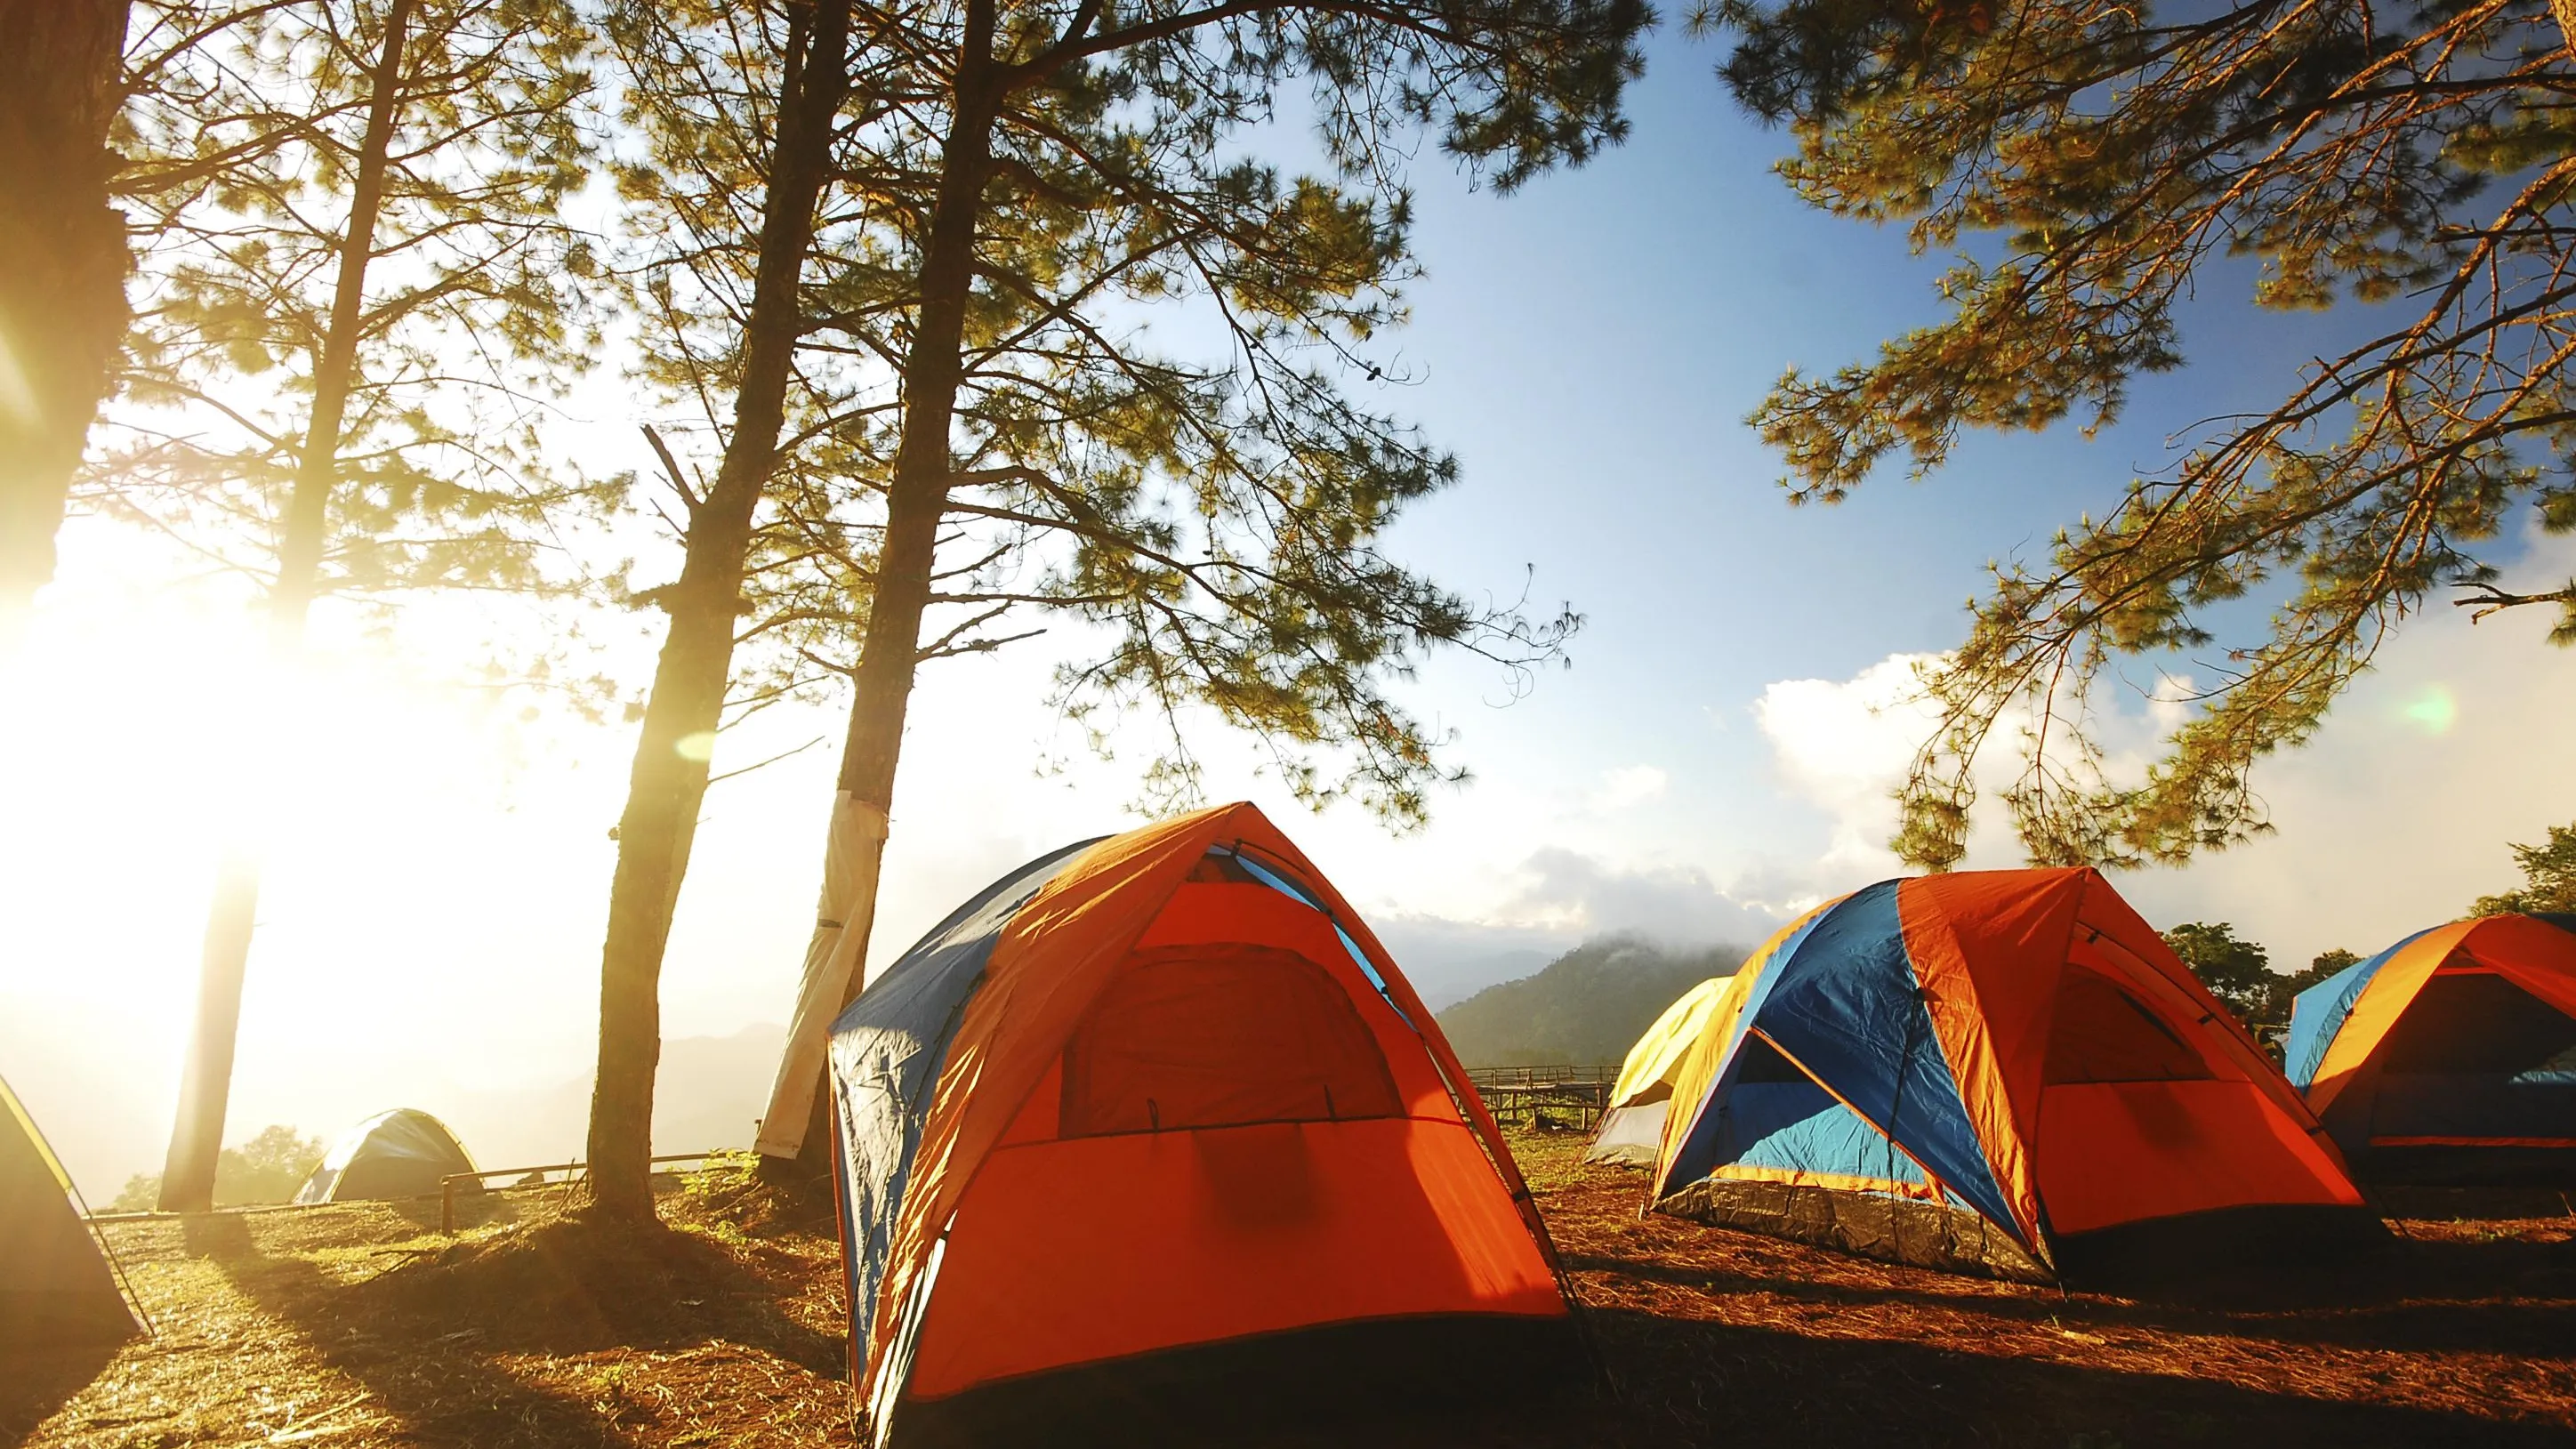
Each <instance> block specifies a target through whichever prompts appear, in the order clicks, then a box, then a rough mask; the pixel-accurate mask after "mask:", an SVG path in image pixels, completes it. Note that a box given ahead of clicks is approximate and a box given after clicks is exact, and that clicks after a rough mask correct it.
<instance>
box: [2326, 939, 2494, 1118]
mask: <svg viewBox="0 0 2576 1449" xmlns="http://www.w3.org/2000/svg"><path fill="white" fill-rule="evenodd" d="M2478 924H2479V923H2478V922H2476V921H2454V922H2452V923H2451V924H2450V925H2447V926H2444V927H2442V928H2441V929H2439V930H2436V931H2427V932H2425V933H2424V934H2423V935H2421V936H2418V937H2416V938H2415V939H2414V940H2413V941H2410V942H2408V943H2407V944H2406V947H2405V949H2403V950H2401V951H2399V952H2398V953H2397V954H2396V955H2394V956H2391V957H2389V958H2388V959H2387V960H2386V961H2384V962H2382V963H2381V964H2380V967H2379V969H2378V970H2377V971H2375V972H2373V973H2372V974H2371V978H2370V984H2368V985H2366V986H2364V987H2362V988H2361V999H2359V1000H2357V1001H2355V1002H2354V1003H2353V1004H2352V1014H2351V1015H2349V1016H2346V1017H2345V1018H2344V1022H2343V1029H2342V1030H2341V1031H2338V1032H2336V1033H2335V1039H2334V1040H2333V1041H2331V1042H2329V1043H2327V1044H2326V1054H2325V1059H2324V1060H2323V1061H2320V1062H2318V1063H2317V1074H2316V1077H2315V1079H2314V1080H2312V1081H2311V1082H2309V1084H2308V1107H2309V1109H2310V1110H2312V1111H2314V1112H2317V1113H2318V1114H2320V1115H2322V1114H2323V1113H2324V1112H2325V1110H2326V1108H2328V1107H2329V1106H2332V1105H2333V1103H2334V1099H2335V1098H2337V1097H2339V1096H2341V1095H2343V1093H2344V1091H2345V1090H2346V1089H2347V1088H2349V1087H2351V1086H2352V1085H2353V1084H2354V1083H2355V1081H2356V1080H2357V1079H2358V1078H2359V1077H2360V1076H2361V1075H2362V1072H2363V1068H2364V1067H2366V1066H2367V1065H2368V1064H2369V1062H2370V1059H2371V1058H2372V1057H2373V1056H2375V1055H2376V1054H2377V1053H2378V1051H2379V1044H2380V1042H2381V1041H2382V1040H2384V1039H2385V1038H2386V1037H2387V1035H2388V1029H2389V1028H2390V1027H2393V1026H2395V1025H2396V1024H2397V1018H2399V1017H2400V1016H2403V1015H2405V1014H2406V1008H2407V1007H2409V1006H2412V1005H2413V1004H2414V1003H2415V993H2417V992H2419V991H2421V990H2423V989H2424V983H2425V982H2427V981H2429V980H2431V979H2432V977H2433V973H2434V972H2436V971H2438V970H2440V969H2441V968H2442V963H2443V962H2445V961H2448V960H2450V959H2451V953H2452V952H2453V951H2456V950H2458V949H2459V946H2460V942H2461V941H2463V940H2465V939H2467V937H2468V934H2469V932H2471V931H2473V930H2476V929H2477V927H2478Z"/></svg>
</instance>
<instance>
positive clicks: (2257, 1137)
mask: <svg viewBox="0 0 2576 1449" xmlns="http://www.w3.org/2000/svg"><path fill="white" fill-rule="evenodd" d="M1739 974H1740V976H1741V977H1743V978H1744V980H1745V985H1744V987H1743V989H1742V990H1741V991H1740V992H1738V993H1737V994H1736V996H1735V997H1734V1001H1733V1006H1734V1009H1733V1010H1732V1011H1731V1012H1728V1013H1722V1014H1721V1016H1722V1018H1723V1019H1721V1020H1717V1021H1713V1022H1712V1023H1711V1029H1710V1030H1709V1031H1708V1032H1707V1033H1706V1034H1705V1035H1704V1036H1703V1037H1702V1039H1701V1041H1700V1043H1699V1044H1698V1045H1697V1046H1696V1047H1695V1048H1694V1049H1693V1051H1692V1053H1691V1056H1690V1058H1689V1060H1688V1062H1687V1063H1686V1064H1685V1066H1684V1068H1683V1070H1682V1073H1681V1075H1680V1077H1679V1079H1678V1081H1677V1084H1676V1086H1675V1090H1674V1103H1675V1106H1674V1109H1673V1112H1672V1114H1671V1116H1670V1118H1669V1121H1668V1124H1667V1127H1666V1131H1665V1136H1664V1142H1663V1148H1662V1152H1661V1155H1660V1156H1659V1158H1658V1160H1657V1164H1656V1172H1655V1180H1654V1188H1653V1201H1654V1204H1655V1206H1656V1207H1657V1208H1659V1209H1660V1210H1663V1211H1666V1212H1671V1213H1676V1214H1680V1215H1683V1216H1688V1217H1693V1218H1696V1219H1699V1220H1701V1221H1706V1222H1713V1223H1719V1224H1723V1225H1728V1226H1735V1227H1743V1228H1750V1229H1754V1230H1758V1231H1765V1232H1771V1233H1775V1234H1779V1235H1782V1236H1788V1237H1795V1238H1803V1239H1807V1240H1810V1241H1817V1242H1822V1243H1825V1244H1827V1245H1830V1246H1835V1247H1840V1248H1844V1249H1847V1250H1851V1251H1856V1252H1862V1253H1867V1254H1870V1255H1872V1256H1878V1257H1886V1258H1893V1259H1896V1260H1899V1261H1904V1262H1915V1263H1923V1264H1930V1265H1935V1266H1942V1267H1953V1268H1967V1269H1972V1270H1979V1271H1985V1272H1990V1273H1994V1274H1997V1275H1999V1276H2005V1277H2016V1278H2024V1279H2034V1280H2041V1281H2046V1280H2051V1279H2068V1278H2073V1279H2079V1280H2080V1279H2085V1278H2094V1279H2097V1280H2098V1279H2100V1278H2103V1277H2118V1276H2123V1275H2124V1274H2126V1273H2127V1272H2129V1271H2131V1270H2146V1269H2149V1268H2165V1267H2169V1266H2176V1265H2180V1266H2190V1265H2194V1264H2197V1263H2201V1262H2205V1261H2214V1260H2216V1259H2218V1258H2220V1257H2224V1256H2228V1255H2229V1254H2230V1253H2231V1251H2232V1250H2234V1249H2238V1248H2249V1249H2250V1248H2259V1247H2261V1246H2263V1245H2265V1244H2272V1243H2279V1242H2283V1241H2291V1242H2297V1243H2300V1244H2303V1245H2306V1244H2314V1243H2317V1242H2320V1241H2322V1240H2324V1239H2327V1238H2336V1239H2344V1240H2349V1239H2350V1238H2361V1237H2377V1236H2379V1235H2381V1234H2382V1232H2383V1231H2384V1230H2383V1229H2381V1228H2380V1226H2379V1224H2378V1221H2377V1219H2376V1218H2375V1217H2373V1216H2372V1215H2371V1214H2370V1213H2369V1211H2368V1210H2367V1209H2366V1208H2365V1207H2363V1205H2362V1198H2361V1194H2360V1193H2359V1192H2358V1191H2357V1190H2356V1189H2355V1188H2354V1187H2353V1185H2352V1182H2351V1180H2350V1179H2349V1178H2348V1177H2347V1176H2346V1175H2345V1172H2344V1169H2343V1164H2342V1162H2341V1160H2340V1158H2339V1157H2338V1155H2337V1153H2336V1151H2335V1148H2334V1146H2333V1144H2332V1143H2331V1142H2330V1141H2329V1140H2327V1139H2326V1137H2325V1135H2324V1133H2323V1130H2322V1129H2321V1128H2319V1127H2318V1125H2317V1122H2316V1119H2315V1118H2314V1117H2313V1116H2311V1115H2310V1114H2309V1112H2308V1110H2307V1108H2306V1107H2305V1106H2304V1105H2302V1104H2301V1103H2300V1101H2299V1098H2298V1095H2297V1094H2296V1093H2295V1092H2293V1091H2291V1090H2290V1087H2289V1084H2288V1083H2287V1082H2285V1081H2283V1080H2282V1078H2281V1075H2280V1073H2279V1072H2278V1071H2276V1070H2275V1069H2274V1068H2273V1067H2272V1065H2271V1063H2270V1062H2269V1061H2267V1060H2266V1059H2265V1058H2264V1056H2263V1053H2262V1051H2261V1049H2260V1048H2259V1047H2258V1046H2257V1045H2256V1044H2255V1042H2254V1040H2253V1039H2252V1038H2251V1037H2249V1036H2248V1035H2246V1033H2245V1031H2244V1029H2243V1028H2242V1027H2241V1026H2239V1025H2238V1024H2237V1023H2236V1022H2235V1020H2234V1019H2233V1018H2231V1017H2230V1016H2229V1015H2228V1014H2227V1012H2226V1011H2225V1010H2224V1009H2222V1008H2221V1007H2220V1006H2219V1005H2218V1003H2217V1002H2216V1001H2214V1000H2212V999H2211V997H2210V995H2209V993H2208V992H2207V991H2206V990H2204V989H2203V988H2202V987H2201V985H2200V983H2199V982H2197V981H2195V980H2194V979H2193V978H2192V975H2191V972H2190V970H2189V969H2188V968H2186V967H2185V966H2184V965H2183V964H2182V962H2181V961H2180V960H2178V959H2176V958H2175V956H2174V954H2173V952H2172V951H2171V950H2169V949H2168V948H2167V947H2166V946H2165V944H2164V942H2163V941H2162V940H2161V939H2159V938H2158V937H2157V935H2156V933H2155V932H2154V931H2153V930H2152V929H2150V928H2149V927H2148V925H2147V923H2146V922H2145V921H2143V920H2141V919H2139V917H2138V914H2137V913H2136V912H2135V911H2133V910H2131V909H2130V908H2129V906H2128V903H2127V902H2125V901H2123V900H2121V899H2120V896H2119V893H2118V892H2116V891H2114V890H2113V889H2112V888H2111V885H2110V883H2109V882H2108V881H2106V880H2104V879H2103V878H2102V877H2101V875H2100V874H2099V873H2097V872H2095V871H2092V870H2090V869H2072V870H2010V871H1964V872H1960V873H1957V874H1953V875H1941V876H1931V877H1926V878H1921V879H1911V880H1893V881H1884V882H1881V883H1879V884H1877V885H1873V886H1870V887H1869V888H1867V889H1865V890H1861V891H1856V892H1854V893H1853V894H1851V895H1848V896H1844V897H1842V898H1840V899H1839V900H1834V901H1830V902H1827V903H1826V904H1824V905H1822V906H1819V907H1817V908H1816V909H1815V910H1813V911H1811V912H1809V913H1808V914H1807V915H1806V916H1805V917H1803V918H1801V919H1800V920H1798V921H1795V922H1793V923H1792V924H1791V925H1790V926H1789V927H1788V928H1787V929H1785V930H1783V931H1781V932H1780V933H1779V934H1778V935H1776V936H1774V937H1772V939H1771V940H1770V942H1769V943H1768V944H1767V945H1765V946H1764V947H1763V949H1762V950H1761V951H1760V952H1759V953H1757V954H1756V955H1755V956H1754V957H1753V959H1752V960H1751V961H1749V962H1747V963H1746V964H1745V967H1744V969H1743V971H1742V972H1741V973H1739ZM1684 1104H1687V1105H1684Z"/></svg>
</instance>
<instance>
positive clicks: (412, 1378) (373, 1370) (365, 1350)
mask: <svg viewBox="0 0 2576 1449" xmlns="http://www.w3.org/2000/svg"><path fill="white" fill-rule="evenodd" d="M182 1240H183V1242H184V1243H185V1245H186V1247H187V1249H188V1251H189V1252H190V1253H192V1254H195V1255H197V1256H200V1257H203V1258H205V1259H207V1260H208V1261H210V1262H212V1263H213V1264H214V1265H215V1266H216V1267H217V1268H218V1269H220V1270H221V1271H222V1272H223V1274H224V1276H225V1277H226V1278H228V1279H230V1280H231V1281H232V1283H233V1285H234V1286H235V1287H236V1288H238V1289H239V1290H240V1291H241V1292H242V1293H243V1294H244V1295H245V1296H247V1297H249V1298H250V1299H251V1300H252V1301H253V1302H255V1303H257V1304H258V1305H259V1306H260V1307H261V1308H262V1309H264V1310H266V1311H267V1312H269V1313H271V1314H273V1315H275V1316H276V1317H278V1318H279V1319H281V1320H283V1321H285V1322H286V1323H288V1324H290V1325H292V1326H293V1327H294V1328H295V1329H296V1330H297V1331H298V1332H300V1333H301V1334H302V1335H303V1337H304V1338H305V1340H306V1341H307V1342H308V1343H309V1344H310V1345H311V1347H312V1349H313V1351H314V1353H315V1354H317V1355H318V1356H319V1357H320V1358H321V1359H322V1360H323V1361H324V1362H326V1363H328V1364H329V1365H331V1366H332V1367H333V1368H336V1369H338V1370H340V1371H341V1372H343V1373H345V1374H347V1375H349V1376H350V1377H351V1378H353V1379H356V1380H357V1381H358V1382H359V1383H361V1384H363V1385H364V1386H365V1387H366V1389H367V1390H368V1392H369V1393H370V1394H371V1395H372V1396H373V1397H374V1398H375V1399H376V1400H377V1401H379V1402H380V1403H381V1404H382V1406H383V1408H384V1409H385V1410H386V1411H388V1412H390V1413H391V1414H393V1415H394V1416H396V1417H397V1418H398V1419H400V1420H401V1429H402V1435H401V1437H403V1438H404V1439H405V1440H407V1441H409V1442H413V1443H422V1444H457V1445H472V1446H478V1449H480V1446H494V1449H510V1446H519V1445H527V1446H540V1445H543V1446H552V1445H570V1444H584V1445H603V1446H614V1449H626V1446H628V1445H629V1444H631V1442H632V1441H631V1440H630V1439H629V1438H628V1437H626V1436H625V1435H623V1434H621V1433H620V1432H618V1429H617V1426H616V1425H615V1423H614V1422H613V1421H612V1420H611V1418H610V1417H609V1416H607V1415H604V1414H602V1413H600V1412H598V1411H596V1410H595V1409H594V1408H593V1407H591V1406H590V1405H586V1404H582V1403H579V1402H576V1401H575V1400H573V1399H570V1398H567V1397H565V1396H563V1395H560V1394H555V1393H550V1392H547V1391H545V1390H543V1389H539V1388H535V1387H532V1386H530V1385H529V1384H527V1383H525V1382H523V1381H522V1380H521V1379H520V1378H518V1377H517V1376H516V1375H514V1374H512V1373H511V1372H510V1371H509V1369H508V1368H507V1367H506V1366H504V1365H501V1364H498V1363H495V1362H493V1361H492V1360H491V1358H490V1356H489V1355H488V1354H486V1353H485V1352H483V1351H482V1349H481V1348H480V1346H479V1345H476V1344H474V1343H472V1342H471V1341H470V1340H471V1335H468V1334H447V1335H420V1334H417V1333H415V1332H411V1331H409V1328H410V1326H409V1325H406V1324H402V1323H399V1322H396V1321H392V1320H390V1319H388V1318H387V1317H386V1316H385V1315H383V1314H381V1313H376V1312H370V1311H368V1308H367V1306H366V1305H365V1304H363V1303H362V1302H360V1301H359V1300H358V1299H357V1297H356V1294H357V1291H358V1288H357V1287H355V1286H352V1285H349V1284H344V1283H341V1282H339V1281H337V1280H335V1279H333V1278H332V1277H331V1276H330V1275H328V1274H326V1273H324V1272H323V1271H322V1270H321V1269H320V1268H319V1267H318V1266H317V1265H315V1264H314V1263H312V1262H309V1261H306V1260H303V1259H300V1258H291V1257H288V1258H280V1257H271V1256H269V1255H268V1254H266V1253H263V1252H262V1251H261V1250H260V1248H259V1245H258V1243H257V1242H256V1240H255V1239H254V1238H253V1236H252V1234H251V1232H250V1228H249V1225H248V1224H247V1223H245V1222H244V1221H243V1219H242V1218H240V1217H239V1216H236V1215H230V1214H212V1215H208V1216H205V1217H192V1218H190V1219H189V1220H188V1221H187V1222H186V1223H185V1224H184V1225H183V1227H182ZM358 1286H363V1285H358ZM281 1387H283V1386H281Z"/></svg>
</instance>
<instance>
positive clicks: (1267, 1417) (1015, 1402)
mask: <svg viewBox="0 0 2576 1449" xmlns="http://www.w3.org/2000/svg"><path fill="white" fill-rule="evenodd" d="M1590 1363H1591V1360H1590V1359H1589V1357H1588V1356H1587V1355H1586V1354H1585V1352H1584V1349H1583V1345H1582V1342H1581V1340H1580V1339H1579V1338H1578V1337H1577V1331H1576V1329H1575V1328H1574V1325H1573V1323H1572V1321H1571V1320H1569V1319H1564V1318H1545V1319H1539V1318H1516V1317H1504V1316H1500V1315H1492V1314H1476V1315H1466V1314H1462V1315H1457V1316H1441V1317H1429V1318H1402V1319H1376V1320H1370V1321H1365V1322H1360V1323H1342V1324H1332V1325H1328V1326H1325V1327H1319V1328H1305V1329H1298V1330H1295V1331H1293V1332H1288V1333H1271V1334H1263V1335H1260V1336H1259V1337H1255V1338H1246V1339H1235V1340H1232V1341H1229V1342H1226V1343H1218V1344H1203V1345H1195V1346H1192V1347H1188V1348H1177V1349H1170V1350H1167V1351H1164V1352H1160V1353H1150V1354H1142V1355H1139V1356H1136V1357H1133V1358H1124V1359H1118V1360H1116V1361H1114V1362H1110V1363H1103V1364H1090V1365H1085V1366H1082V1367H1079V1368H1072V1369H1063V1370H1058V1371H1056V1372H1052V1373H1043V1374H1032V1375H1030V1376H1028V1377H1026V1378H1019V1379H1011V1380H1007V1381H1005V1382H1002V1383H997V1384H991V1385H987V1386H985V1387H982V1388H977V1389H972V1390H969V1391H968V1392H966V1393H962V1394H957V1395H953V1396H951V1397H948V1398H943V1399H930V1400H922V1399H907V1400H905V1401H904V1402H903V1403H902V1405H901V1406H900V1407H898V1408H897V1409H896V1411H895V1421H894V1425H893V1433H892V1434H891V1435H890V1436H889V1440H890V1442H891V1443H892V1444H893V1445H895V1446H898V1449H952V1446H956V1449H962V1446H969V1445H972V1446H992V1445H1004V1444H1013V1445H1016V1444H1045V1445H1049V1446H1056V1445H1118V1446H1122V1449H1123V1446H1130V1445H1183V1444H1188V1445H1205V1444H1227V1445H1246V1446H1251V1445H1302V1444H1310V1443H1311V1444H1318V1445H1321V1444H1331V1445H1337V1446H1338V1445H1363V1444H1367V1443H1370V1442H1373V1441H1372V1439H1371V1437H1370V1435H1369V1432H1368V1431H1369V1429H1370V1428H1371V1427H1374V1426H1390V1425H1397V1424H1401V1423H1402V1422H1404V1421H1406V1420H1409V1419H1413V1418H1416V1417H1420V1416H1431V1417H1435V1418H1446V1419H1454V1417H1455V1416H1456V1415H1457V1414H1459V1413H1460V1412H1461V1411H1462V1410H1465V1409H1469V1408H1472V1407H1474V1406H1478V1405H1484V1404H1491V1403H1493V1402H1495V1401H1497V1400H1527V1399H1529V1398H1532V1397H1535V1396H1540V1395H1544V1394H1547V1393H1551V1392H1563V1391H1565V1390H1566V1389H1568V1388H1571V1387H1575V1386H1579V1385H1581V1384H1584V1383H1586V1382H1588V1381H1589V1378H1590V1368H1589V1365H1590Z"/></svg>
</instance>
